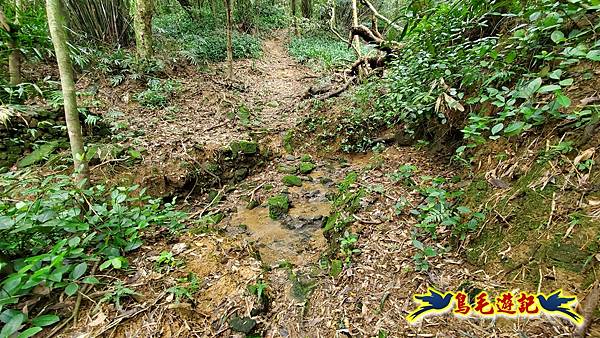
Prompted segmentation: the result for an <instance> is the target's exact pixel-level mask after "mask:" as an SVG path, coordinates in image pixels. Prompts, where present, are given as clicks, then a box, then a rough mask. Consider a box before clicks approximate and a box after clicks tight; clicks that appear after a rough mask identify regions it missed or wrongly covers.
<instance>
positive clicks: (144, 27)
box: [132, 0, 154, 59]
mask: <svg viewBox="0 0 600 338" xmlns="http://www.w3.org/2000/svg"><path fill="white" fill-rule="evenodd" d="M132 2H133V3H134V4H135V12H134V13H135V14H134V18H133V29H134V30H135V44H136V47H137V54H138V57H140V58H142V59H148V58H150V57H152V55H153V49H152V12H153V11H154V6H153V0H133V1H132Z"/></svg>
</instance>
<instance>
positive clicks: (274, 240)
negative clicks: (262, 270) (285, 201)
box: [231, 202, 331, 265]
mask: <svg viewBox="0 0 600 338" xmlns="http://www.w3.org/2000/svg"><path fill="white" fill-rule="evenodd" d="M330 210H331V205H330V204H329V203H328V202H311V203H303V204H299V205H295V206H294V207H293V208H291V209H290V211H289V216H291V217H292V218H294V219H297V218H303V219H314V218H318V217H320V216H327V215H329V212H330ZM316 223H318V222H316ZM231 224H232V225H234V226H235V225H240V224H245V225H246V226H247V227H248V232H249V233H250V237H251V238H252V239H253V240H255V241H257V242H259V243H260V244H261V245H259V248H258V250H259V252H260V256H261V259H262V261H263V262H265V263H267V264H274V263H277V262H281V261H283V260H287V261H289V262H291V263H293V264H297V265H300V264H303V263H306V262H308V261H312V260H313V259H312V258H313V257H309V256H310V255H311V253H308V252H306V249H314V248H317V249H318V248H324V247H325V245H326V240H325V237H323V234H322V232H321V229H320V227H315V226H306V227H303V228H301V229H298V230H290V229H288V228H286V227H285V225H283V224H282V223H281V222H279V221H274V220H272V219H271V218H270V217H269V209H268V208H264V207H258V208H254V209H252V210H249V209H246V208H243V207H239V208H238V210H237V213H236V214H235V215H234V216H233V217H232V219H231Z"/></svg>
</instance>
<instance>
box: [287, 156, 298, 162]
mask: <svg viewBox="0 0 600 338" xmlns="http://www.w3.org/2000/svg"><path fill="white" fill-rule="evenodd" d="M285 159H286V160H287V161H294V160H295V159H296V157H295V156H294V155H285Z"/></svg>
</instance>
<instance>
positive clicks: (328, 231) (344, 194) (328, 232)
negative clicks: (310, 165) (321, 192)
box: [323, 172, 367, 277]
mask: <svg viewBox="0 0 600 338" xmlns="http://www.w3.org/2000/svg"><path fill="white" fill-rule="evenodd" d="M357 180H358V174H357V173H355V172H350V173H349V174H347V175H346V177H345V178H344V179H343V180H342V181H341V182H340V183H339V184H338V188H337V191H336V192H335V193H334V194H333V196H331V200H332V211H331V213H330V214H329V216H327V217H326V219H325V222H324V228H323V235H324V236H325V238H326V239H327V242H328V243H329V248H328V249H327V252H326V253H325V256H324V259H325V261H326V263H327V266H328V269H329V273H330V275H332V276H334V277H335V276H337V275H339V274H340V273H341V272H342V270H343V268H344V266H347V265H348V264H350V263H351V260H352V256H353V255H354V254H358V253H360V251H359V250H358V249H356V247H355V246H356V242H357V241H358V235H356V234H354V233H352V231H351V229H350V226H351V225H352V223H353V222H354V221H355V219H354V217H353V214H354V213H355V212H357V211H359V210H360V208H361V205H360V200H361V198H363V197H364V196H365V194H366V193H367V192H366V190H365V189H364V188H362V187H360V186H358V185H356V184H355V183H356V182H357Z"/></svg>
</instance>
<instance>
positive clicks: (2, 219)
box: [0, 172, 183, 336]
mask: <svg viewBox="0 0 600 338" xmlns="http://www.w3.org/2000/svg"><path fill="white" fill-rule="evenodd" d="M0 188H1V190H0V196H1V197H2V199H1V200H0V238H1V240H0V255H1V256H2V259H1V260H0V268H1V269H2V270H3V271H8V272H10V273H9V274H8V275H6V276H3V277H2V281H1V282H0V285H1V286H2V288H1V289H0V312H2V316H3V318H5V319H6V318H8V319H7V320H3V321H4V322H5V323H6V325H5V327H4V328H3V329H2V330H3V331H2V333H3V335H4V334H5V336H10V335H12V334H13V333H14V332H16V331H17V330H18V329H19V327H21V324H25V323H27V324H28V326H32V328H36V327H40V326H43V325H49V324H52V323H53V322H56V321H58V317H56V316H52V318H49V317H44V316H39V317H35V316H33V315H34V313H33V312H31V311H30V313H29V314H25V313H22V312H21V311H19V310H16V305H17V304H18V303H19V302H20V301H21V300H22V299H23V298H26V297H28V296H29V295H31V294H32V292H33V290H34V289H35V288H38V289H39V288H43V289H44V290H47V292H48V293H46V294H48V295H50V296H53V297H54V296H57V295H58V293H57V292H59V291H64V293H65V294H66V296H73V295H74V294H76V293H77V290H78V289H79V288H80V287H81V286H82V285H84V284H90V283H92V284H94V283H97V282H98V280H97V279H96V278H94V277H93V276H87V275H88V274H89V271H90V270H91V267H90V264H92V265H94V264H99V269H100V270H103V269H107V268H115V269H121V268H124V267H126V266H127V260H126V259H125V258H124V257H123V256H124V255H125V254H126V253H127V252H130V251H133V250H135V249H137V248H139V247H140V246H141V245H142V233H143V231H144V230H145V229H147V228H148V227H150V226H166V227H168V228H171V229H177V228H179V227H180V226H181V225H180V223H179V222H180V220H181V219H182V218H183V214H182V213H180V212H177V211H175V210H174V208H173V205H172V204H162V203H161V201H160V200H159V199H151V198H150V197H149V196H147V195H146V194H145V192H144V190H143V189H142V190H138V187H137V186H132V187H127V188H125V187H117V188H114V189H108V188H106V187H105V186H103V185H96V186H92V187H89V188H84V187H81V186H79V185H75V184H73V183H72V181H71V178H70V177H68V176H63V175H55V176H48V177H46V178H32V177H30V176H29V175H28V174H26V173H22V172H11V173H7V174H3V175H2V176H0ZM94 262H96V263H94ZM28 316H32V318H33V319H31V320H30V319H28ZM47 319H52V323H49V324H48V321H45V320H47ZM12 321H14V322H12ZM9 322H11V323H10V324H9ZM17 322H18V323H17ZM15 324H16V325H15ZM33 330H34V331H35V330H37V329H33Z"/></svg>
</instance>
